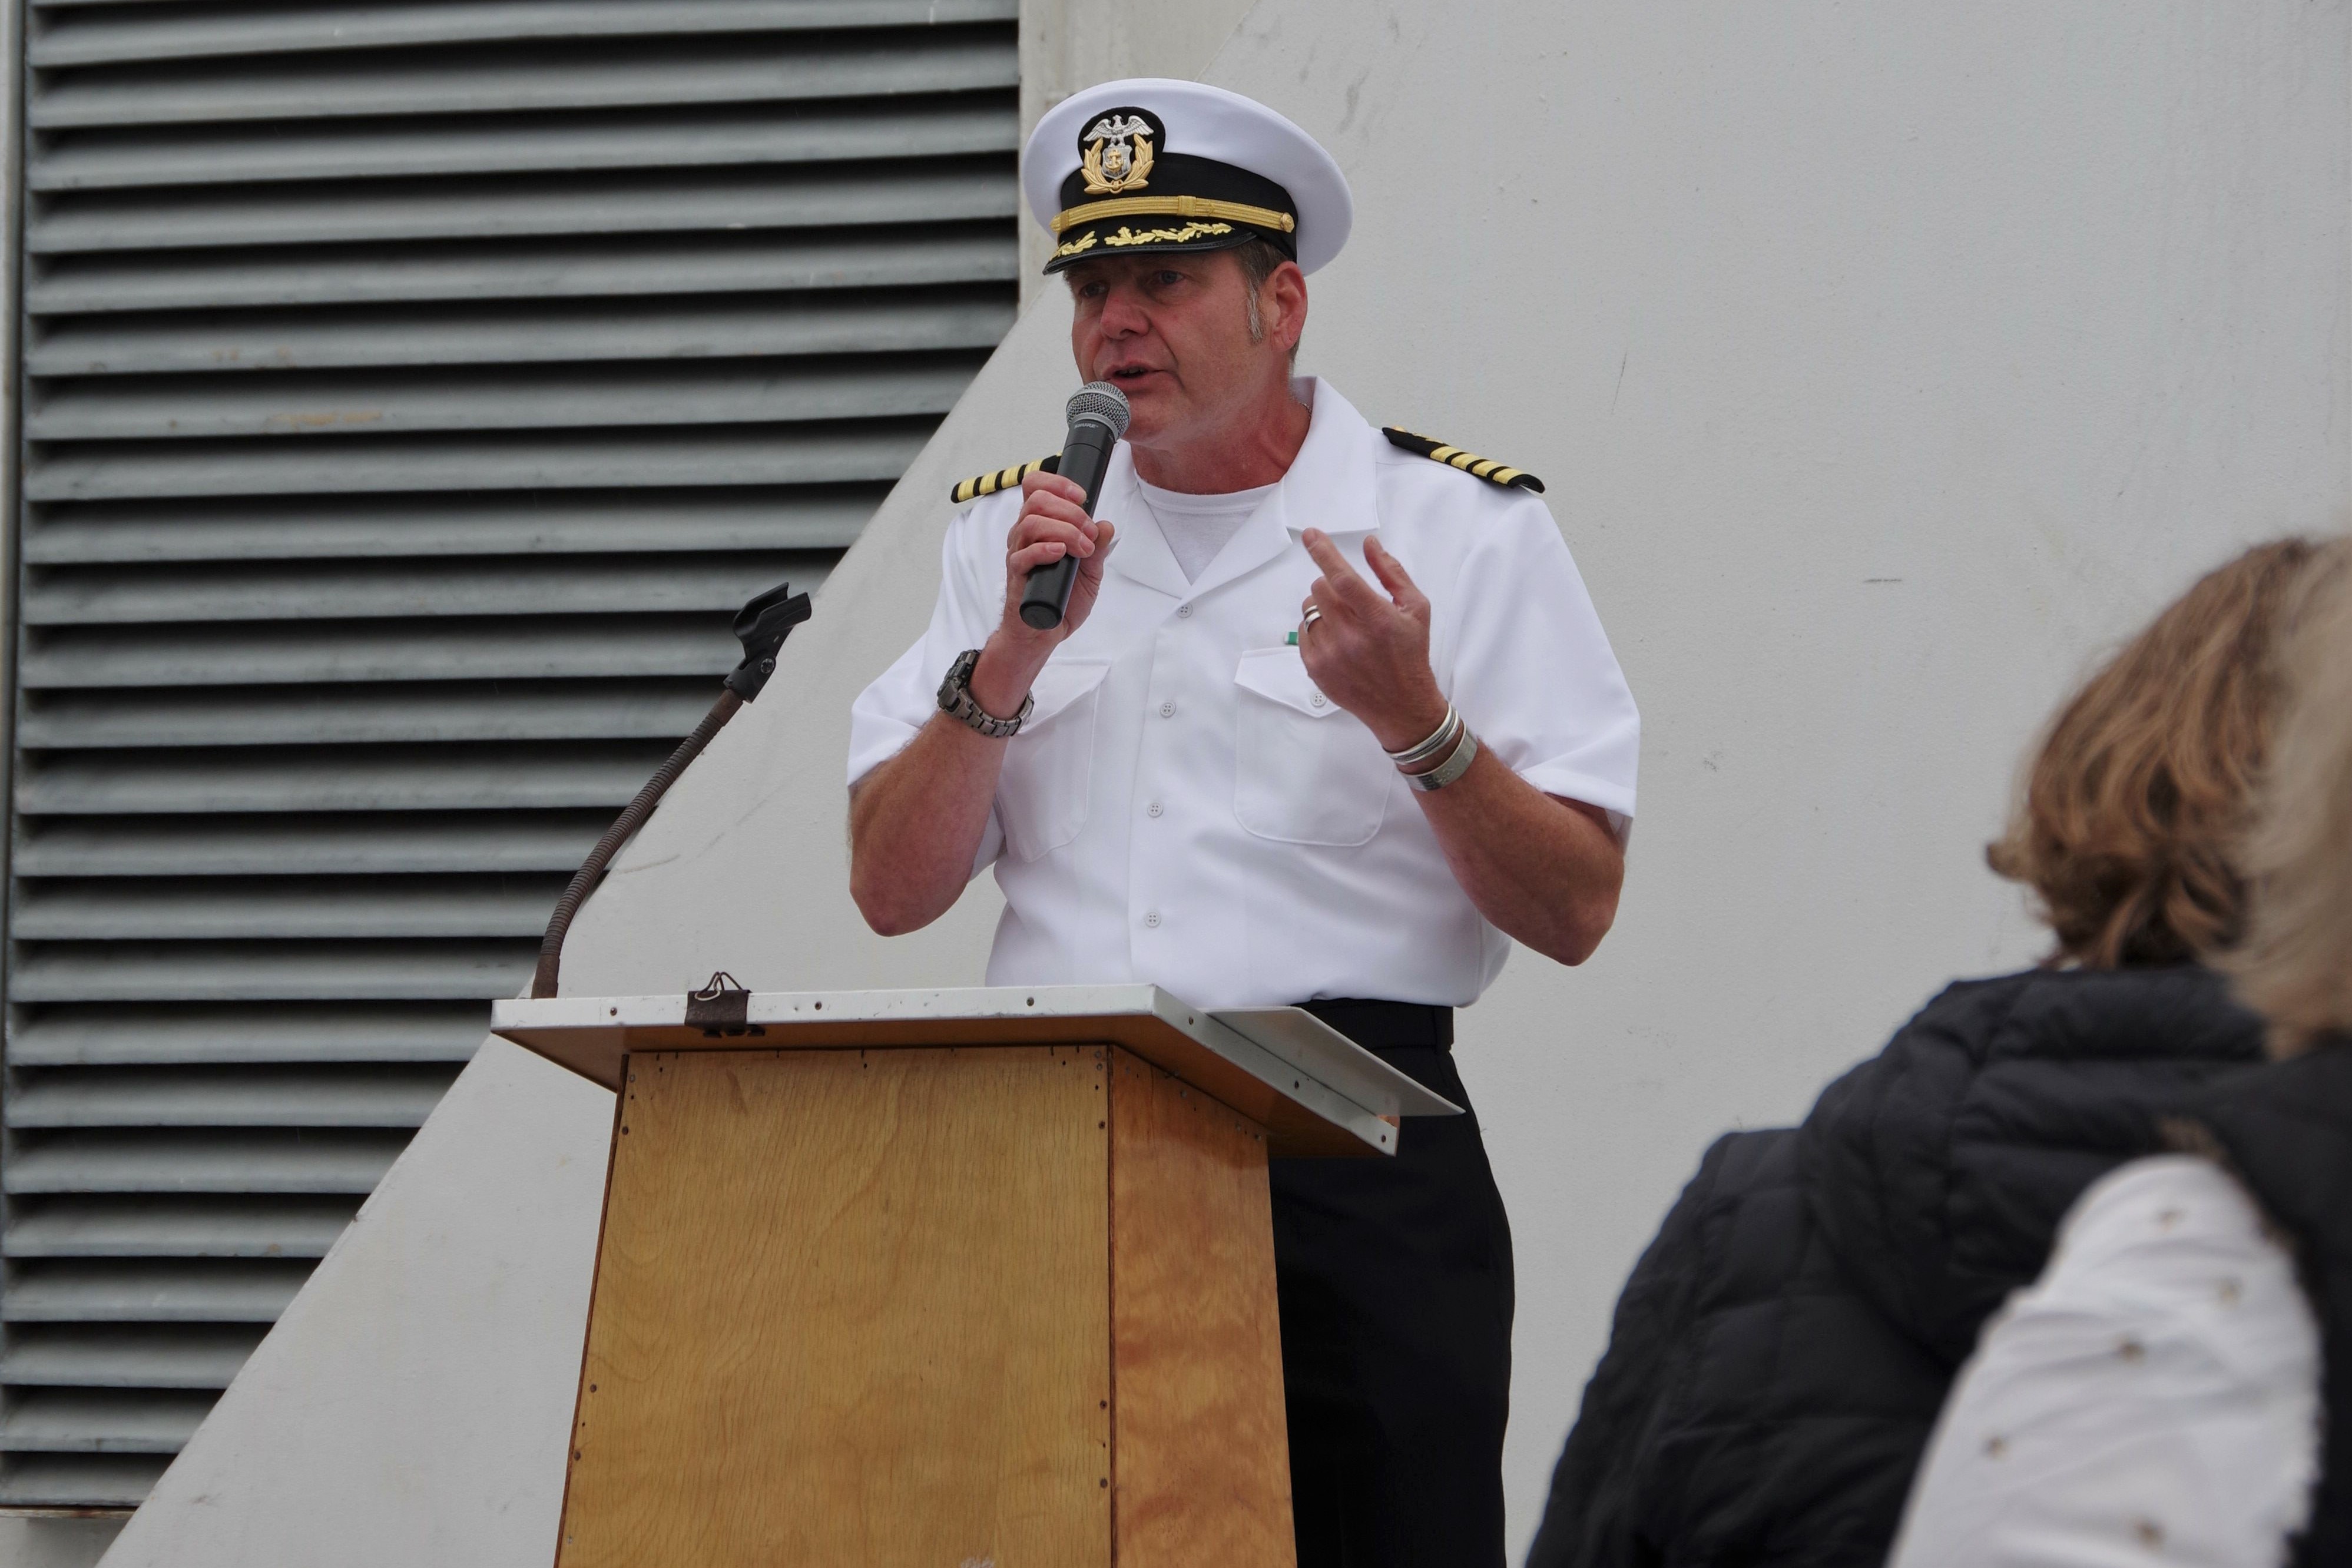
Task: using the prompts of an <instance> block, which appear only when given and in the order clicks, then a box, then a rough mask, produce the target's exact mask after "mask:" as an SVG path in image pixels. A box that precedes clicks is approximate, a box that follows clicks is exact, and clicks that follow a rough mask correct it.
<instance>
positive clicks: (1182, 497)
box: [1135, 476, 1274, 582]
mask: <svg viewBox="0 0 2352 1568" xmlns="http://www.w3.org/2000/svg"><path fill="white" fill-rule="evenodd" d="M1135 487H1136V488H1137V489H1138V490H1139V491H1141V492H1142V493H1143V502H1144V505H1146V506H1148V507H1150V508H1151V516H1152V517H1153V519H1154V520H1155V521H1157V522H1158V523H1159V524H1160V538H1164V539H1166V540H1167V541H1168V550H1169V553H1170V554H1171V555H1173V556H1174V557H1175V558H1176V564H1177V565H1178V566H1179V567H1181V568H1182V569H1183V571H1184V580H1185V581H1187V582H1197V581H1199V580H1200V578H1201V573H1202V572H1203V571H1204V570H1207V569H1208V565H1209V563H1210V562H1211V561H1213V560H1214V559H1217V552H1218V551H1219V550H1221V549H1224V548H1225V541H1226V540H1228V539H1230V538H1233V537H1234V535H1235V534H1237V533H1239V532H1241V531H1242V525H1243V524H1244V523H1246V522H1248V521H1249V520H1250V514H1251V513H1253V512H1255V511H1256V510H1257V508H1258V504H1259V503H1260V502H1262V501H1264V500H1265V498H1266V497H1268V496H1270V495H1272V494H1274V486H1271V485H1260V486H1258V487H1257V488H1256V489H1255V490H1228V491H1226V492H1224V493H1223V495H1217V496H1193V495H1188V494H1186V493H1185V492H1184V491H1181V490H1163V489H1161V488H1160V486H1157V485H1147V484H1145V483H1144V482H1143V480H1142V478H1141V476H1138V477H1137V479H1136V481H1135Z"/></svg>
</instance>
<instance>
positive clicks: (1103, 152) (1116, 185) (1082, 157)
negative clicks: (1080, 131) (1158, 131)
mask: <svg viewBox="0 0 2352 1568" xmlns="http://www.w3.org/2000/svg"><path fill="white" fill-rule="evenodd" d="M1086 143H1087V144H1086V149H1085V151H1084V152H1081V153H1080V154H1079V157H1078V165H1079V167H1080V168H1081V169H1083V170H1084V171H1085V172H1086V176H1087V194H1088V195H1090V196H1116V195H1118V194H1119V193H1121V192H1123V191H1140V190H1142V189H1144V188H1145V186H1146V185H1147V184H1148V183H1150V174H1151V160H1152V152H1151V122H1150V121H1149V120H1145V119H1143V118H1142V117H1141V116H1139V115H1133V114H1129V115H1118V114H1106V115H1104V116H1103V117H1102V118H1101V119H1100V120H1096V121H1095V122H1094V124H1093V126H1092V127H1090V128H1089V129H1088V130H1087V135H1086Z"/></svg>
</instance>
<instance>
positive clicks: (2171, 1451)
mask: <svg viewBox="0 0 2352 1568" xmlns="http://www.w3.org/2000/svg"><path fill="white" fill-rule="evenodd" d="M2318 1385H2319V1331H2318V1327H2317V1325H2316V1324H2315V1322H2314V1321H2313V1318H2312V1312H2311V1308H2310V1305H2309V1303H2308V1302H2306V1301H2305V1299H2304V1295H2303V1291H2302V1288H2301V1287H2300V1286H2299V1285H2298V1284H2297V1283H2296V1282H2295V1278H2294V1265H2293V1263H2292V1261H2291V1260H2289V1258H2288V1256H2287V1254H2286V1252H2285V1251H2284V1249H2282V1248H2281V1247H2280V1246H2279V1244H2278V1243H2277V1242H2275V1241H2273V1239H2271V1238H2270V1237H2268V1236H2267V1235H2265V1234H2264V1233H2263V1219H2262V1214H2261V1211H2260V1210H2259V1209H2258V1208H2257V1207H2256V1206H2255V1204H2254V1202H2253V1200H2252V1198H2251V1197H2248V1196H2247V1194H2246V1192H2245V1190H2244V1189H2243V1188H2242V1186H2239V1185H2238V1183H2237V1182H2236V1181H2234V1180H2233V1179H2231V1177H2230V1176H2227V1175H2226V1174H2224V1173H2223V1172H2222V1171H2221V1168H2220V1167H2219V1166H2215V1165H2214V1164H2212V1163H2211V1162H2210V1161H2208V1160H2203V1159H2198V1158H2194V1157H2192V1156H2189V1155H2162V1156H2159V1157H2158V1158H2154V1159H2146V1160H2139V1161H2137V1162H2135V1163H2133V1164H2131V1165H2128V1166H2124V1167H2123V1168H2122V1169H2121V1170H2118V1171H2116V1172H2115V1173H2113V1174H2112V1175H2110V1176H2107V1177H2106V1178H2105V1179H2104V1180H2102V1181H2100V1182H2098V1183H2097V1184H2096V1185H2095V1186H2092V1187H2091V1189H2090V1190H2089V1191H2087V1192H2085V1193H2084V1195H2083V1197H2082V1198H2081V1200H2080V1201H2079V1202H2077V1203H2076V1204H2075V1206H2074V1209H2073V1210H2072V1211H2071V1212H2070V1213H2069V1214H2068V1215H2067V1217H2066V1220H2065V1223H2064V1225H2063V1227H2062V1228H2060V1230H2059V1235H2058V1243H2057V1247H2056V1249H2055V1250H2054V1251H2053V1254H2052V1257H2051V1261H2050V1265H2049V1267H2048V1268H2047V1269H2046V1270H2044V1271H2043V1273H2042V1278H2041V1279H2040V1280H2039V1281H2036V1282H2035V1283H2034V1284H2033V1285H2032V1286H2031V1287H2029V1288H2028V1289H2026V1290H2023V1291H2019V1292H2018V1293H2017V1294H2016V1295H2015V1296H2013V1297H2012V1298H2011V1300H2010V1303H2009V1305H2008V1306H2007V1307H2005V1308H2004V1309H2003V1310H2002V1311H2001V1312H2000V1313H1999V1314H1998V1315H1997V1316H1995V1317H1994V1318H1993V1320H1992V1321H1991V1322H1989V1323H1987V1324H1986V1326H1985V1332H1984V1335H1983V1337H1982V1338H1981V1339H1980V1340H1979V1342H1978V1343H1977V1351H1976V1354H1975V1355H1974V1356H1972V1357H1970V1358H1969V1363H1968V1364H1967V1365H1966V1366H1965V1367H1963V1368H1962V1369H1961V1372H1960V1375H1959V1378H1958V1381H1957V1382H1956V1383H1955V1384H1954V1385H1953V1387H1952V1393H1951V1396H1950V1397H1949V1399H1948V1400H1947V1401H1946V1403H1945V1406H1944V1413H1943V1416H1942V1418H1941V1419H1940V1420H1939V1421H1938V1423H1937V1429H1936V1435H1935V1437H1934V1439H1933V1441H1932V1442H1931V1443H1930V1444H1929V1445H1928V1449H1927V1458H1926V1460H1925V1461H1924V1462H1923V1463H1922V1465H1921V1466H1920V1469H1919V1477H1918V1479H1917V1480H1916V1482H1915V1483H1914V1485H1913V1488H1912V1492H1911V1500H1910V1504H1909V1507H1908V1508H1907V1510H1906V1513H1905V1518H1904V1522H1903V1530H1902V1533H1901V1535H1900V1536H1899V1537H1898V1539H1897V1541H1896V1542H1895V1553H1894V1555H1893V1556H1892V1557H1891V1558H1890V1559H1889V1563H1890V1564H1891V1568H1996V1565H1998V1568H2125V1565H2126V1564H2129V1565H2132V1568H2145V1565H2147V1564H2150V1563H2231V1564H2249V1565H2257V1564H2258V1565H2261V1568H2271V1565H2273V1564H2277V1563H2284V1561H2285V1559H2286V1540H2287V1537H2288V1536H2289V1535H2290V1534H2291V1533H2292V1532H2293V1531H2295V1530H2297V1529H2299V1528H2300V1527H2301V1526H2302V1524H2303V1521H2304V1520H2305V1516H2306V1514H2307V1512H2308V1511H2309V1508H2310V1498H2311V1487H2312V1484H2313V1480H2314V1479H2315V1476H2316V1474H2317V1463H2318V1421H2319V1396H2318Z"/></svg>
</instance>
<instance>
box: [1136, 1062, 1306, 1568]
mask: <svg viewBox="0 0 2352 1568" xmlns="http://www.w3.org/2000/svg"><path fill="white" fill-rule="evenodd" d="M1111 1058H1112V1065H1111V1075H1110V1076H1111V1124H1110V1132H1111V1164H1110V1195H1111V1196H1110V1207H1111V1336H1112V1354H1111V1365H1112V1373H1111V1375H1112V1383H1113V1385H1114V1386H1115V1388H1116V1389H1117V1391H1118V1422H1117V1427H1116V1432H1115V1439H1114V1440H1115V1444H1116V1449H1115V1453H1114V1456H1113V1471H1112V1473H1113V1477H1114V1479H1113V1483H1112V1484H1113V1486H1114V1488H1115V1492H1116V1498H1115V1500H1116V1503H1117V1517H1116V1527H1117V1531H1118V1564H1119V1568H1191V1565H1193V1564H1199V1563H1218V1564H1241V1563H1246V1564H1251V1565H1253V1568H1290V1564H1291V1563H1293V1561H1294V1550H1293V1545H1292V1541H1291V1532H1290V1449H1289V1439H1288V1433H1287V1431H1286V1426H1285V1422H1284V1416H1283V1401H1282V1326H1281V1322H1280V1319H1279V1317H1278V1316H1277V1314H1276V1307H1275V1296H1274V1235H1273V1210H1272V1204H1271V1201H1270V1199H1269V1197H1268V1195H1267V1190H1266V1170H1265V1146H1266V1134H1265V1130H1264V1129H1263V1128H1261V1127H1259V1126H1257V1125H1256V1124H1254V1123H1252V1122H1250V1121H1249V1120H1248V1119H1247V1118H1245V1117H1244V1116H1242V1115H1240V1114H1239V1113H1235V1112H1234V1111H1232V1110H1230V1109H1228V1108H1227V1107H1226V1106H1224V1105H1223V1104H1220V1103H1218V1102H1217V1101H1215V1100H1213V1099H1211V1098H1209V1096H1207V1095H1206V1094H1203V1093H1202V1092H1201V1091H1200V1090H1198V1089H1195V1088H1192V1087H1190V1086H1189V1085H1187V1084H1185V1083H1184V1082H1181V1080H1178V1079H1175V1078H1171V1077H1170V1076H1169V1075H1168V1074H1167V1073H1165V1072H1161V1071H1158V1070H1157V1069H1155V1068H1153V1067H1151V1066H1150V1064H1148V1063H1146V1062H1143V1061H1139V1060H1138V1059H1136V1058H1135V1057H1133V1056H1130V1055H1129V1054H1128V1053H1127V1052H1126V1051H1113V1052H1112V1053H1111Z"/></svg>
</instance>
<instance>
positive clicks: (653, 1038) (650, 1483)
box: [493, 986, 1459, 1568]
mask: <svg viewBox="0 0 2352 1568" xmlns="http://www.w3.org/2000/svg"><path fill="white" fill-rule="evenodd" d="M689 1020H691V1021H689ZM493 1028H494V1029H495V1030H496V1031H497V1032H498V1033H499V1034H501V1035H503V1036H505V1037H506V1038H507V1039H509V1040H514V1041H516V1042H517V1043H519V1044H521V1045H523V1046H525V1047H527V1048H528V1049H530V1050H531V1051H537V1052H539V1053H540V1054H541V1055H542V1056H545V1057H548V1058H549V1059H551V1060H552V1061H556V1062H559V1063H561V1064H562V1065H563V1066H565V1067H568V1068H570V1069H571V1070H572V1071H575V1072H579V1073H582V1074H583V1075H585V1076H587V1077H589V1078H593V1079H594V1080H595V1081H596V1082H600V1083H603V1084H604V1085H606V1086H607V1087H610V1088H613V1089H614V1090H616V1091H617V1092H618V1095H617V1104H616V1114H615V1117H614V1131H613V1153H612V1166H611V1172H610V1175H609V1176H608V1177H607V1182H606V1187H605V1198H604V1231H603V1235H602V1238H601V1239H600V1241H599V1243H598V1246H597V1252H596V1278H595V1287H594V1293H593V1298H592V1303H591V1306H590V1309H589V1318H588V1336H587V1348H586V1353H585V1355H584V1356H583V1366H582V1372H581V1379H580V1392H579V1403H578V1407H577V1411H576V1414H575V1416H574V1420H573V1429H572V1449H571V1456H570V1464H569V1469H568V1472H567V1475H566V1478H565V1484H564V1500H563V1514H562V1529H561V1531H560V1535H559V1541H558V1544H557V1548H556V1562H557V1563H558V1564H559V1568H608V1565H609V1568H623V1565H626V1568H667V1565H672V1564H675V1565H678V1568H686V1565H689V1564H691V1565H694V1568H733V1565H737V1564H741V1565H744V1568H750V1565H751V1564H759V1565H761V1568H799V1565H803V1564H805V1565H808V1568H902V1565H903V1568H1061V1565H1071V1568H1076V1565H1079V1564H1084V1565H1087V1568H1100V1565H1102V1564H1106V1563H1116V1564H1118V1565H1119V1568H1162V1565H1167V1568H1175V1565H1178V1564H1184V1565H1192V1564H1203V1563H1214V1564H1218V1565H1219V1568H1261V1565H1262V1568H1289V1565H1290V1564H1291V1563H1292V1562H1293V1553H1292V1549H1291V1528H1290V1481H1289V1463H1288V1457H1287V1446H1286V1436H1285V1430H1284V1416H1283V1401H1282V1358H1281V1341H1280V1334H1279V1324H1278V1322H1277V1318H1276V1307H1275V1293H1274V1249H1273V1238H1272V1233H1271V1230H1270V1228H1269V1218H1268V1203H1267V1196H1266V1166H1265V1162H1266V1157H1267V1155H1269V1154H1274V1155H1334V1156H1364V1157H1371V1158H1379V1157H1381V1156H1382V1155H1385V1154H1387V1153H1389V1152H1391V1151H1392V1150H1393V1149H1394V1148H1395V1146H1396V1145H1395V1139H1396V1124H1395V1118H1397V1117H1399V1116H1401V1115H1422V1114H1448V1113H1458V1112H1459V1108H1458V1107H1456V1106H1454V1105H1453V1104H1451V1103H1448V1102H1446V1101H1444V1100H1443V1099H1441V1098H1439V1097H1438V1096H1436V1095H1434V1094H1432V1093H1430V1092H1428V1091H1426V1090H1424V1089H1423V1088H1422V1087H1421V1086H1420V1085H1419V1084H1417V1083H1415V1082H1412V1080H1411V1079H1409V1078H1407V1077H1405V1076H1404V1075H1403V1074H1402V1073H1399V1072H1397V1071H1395V1070H1394V1069H1392V1068H1391V1067H1389V1066H1388V1065H1387V1064H1386V1063H1384V1062H1382V1061H1381V1060H1380V1059H1379V1058H1378V1057H1376V1056H1373V1055H1372V1054H1371V1053H1370V1052H1369V1051H1363V1050H1361V1049H1360V1048H1359V1047H1357V1046H1356V1045H1354V1044H1353V1043H1352V1042H1350V1041H1349V1040H1346V1039H1345V1038H1344V1037H1342V1036H1340V1035H1339V1034H1338V1033H1336V1032H1335V1031H1333V1030H1330V1029H1328V1028H1327V1027H1326V1026H1325V1025H1323V1024H1322V1023H1321V1022H1320V1021H1318V1019H1314V1018H1312V1017H1311V1016H1309V1015H1307V1014H1306V1013H1304V1012H1300V1011H1298V1010H1297V1009H1292V1008H1276V1009H1257V1010H1252V1011H1247V1012H1240V1013H1223V1014H1215V1015H1211V1014H1206V1013H1202V1012H1199V1011H1196V1010H1195V1009H1191V1008H1188V1007H1186V1006H1185V1005H1184V1004H1183V1003H1181V1002H1180V1001H1177V1000H1175V999H1174V998H1171V997H1169V996H1168V995H1166V994H1165V993H1164V992H1162V991H1160V990H1159V989H1157V988H1154V987H1150V986H1071V987H1047V988H1024V989H1006V988H991V989H967V990H940V991H842V992H830V993H749V992H743V991H730V992H725V993H722V994H719V995H718V996H716V997H713V996H711V995H710V994H709V993H706V994H704V995H702V996H701V997H699V998H695V999H691V1000H690V999H689V998H685V997H679V996H668V997H604V998H574V997H563V998H550V999H545V1000H520V1001H510V1002H501V1003H499V1004H498V1006H497V1009H496V1011H495V1017H494V1019H493Z"/></svg>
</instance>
